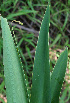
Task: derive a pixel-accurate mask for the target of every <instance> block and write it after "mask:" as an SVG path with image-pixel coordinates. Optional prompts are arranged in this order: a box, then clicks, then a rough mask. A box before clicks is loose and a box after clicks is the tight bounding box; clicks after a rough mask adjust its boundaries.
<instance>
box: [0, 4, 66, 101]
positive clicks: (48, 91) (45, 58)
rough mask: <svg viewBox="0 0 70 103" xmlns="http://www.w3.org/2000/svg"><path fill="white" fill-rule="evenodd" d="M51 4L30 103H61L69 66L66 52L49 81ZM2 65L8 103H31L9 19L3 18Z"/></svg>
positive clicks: (44, 26) (39, 41) (34, 74)
mask: <svg viewBox="0 0 70 103" xmlns="http://www.w3.org/2000/svg"><path fill="white" fill-rule="evenodd" d="M49 22H50V8H49V4H48V7H47V10H46V12H45V15H44V19H43V21H42V25H41V30H40V33H39V39H38V44H37V49H36V55H35V62H34V68H33V79H32V89H31V101H30V100H29V102H31V103H56V102H57V103H58V102H59V95H60V90H61V86H62V83H63V79H64V76H65V71H66V66H67V48H66V50H65V51H64V52H63V53H62V54H61V56H60V57H59V59H58V61H57V64H56V65H55V68H54V71H53V73H52V75H51V78H50V66H49V43H48V34H49ZM1 27H2V37H3V64H4V74H5V85H6V95H7V101H8V103H28V101H27V95H26V89H27V88H26V85H27V84H26V82H25V81H26V79H25V74H24V72H23V70H22V68H21V63H20V62H19V58H18V54H17V52H16V48H15V45H14V41H13V38H12V35H11V32H10V29H9V25H8V22H7V19H5V18H3V17H1Z"/></svg>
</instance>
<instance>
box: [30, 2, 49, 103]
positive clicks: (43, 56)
mask: <svg viewBox="0 0 70 103" xmlns="http://www.w3.org/2000/svg"><path fill="white" fill-rule="evenodd" d="M49 19H50V10H49V4H48V7H47V10H46V13H45V16H44V19H43V22H42V26H41V30H40V34H39V39H38V44H37V49H36V55H35V62H34V69H33V79H32V91H31V103H50V69H49V45H48V32H49V21H50V20H49Z"/></svg>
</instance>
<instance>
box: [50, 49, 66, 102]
mask: <svg viewBox="0 0 70 103" xmlns="http://www.w3.org/2000/svg"><path fill="white" fill-rule="evenodd" d="M67 56H68V53H67V48H66V50H65V51H64V52H63V53H62V54H61V55H60V57H59V59H58V60H57V63H56V65H55V68H54V70H53V73H52V75H51V103H56V102H57V103H59V96H60V91H61V87H62V83H63V80H64V76H65V72H66V67H67Z"/></svg>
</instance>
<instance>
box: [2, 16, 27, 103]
mask: <svg viewBox="0 0 70 103" xmlns="http://www.w3.org/2000/svg"><path fill="white" fill-rule="evenodd" d="M1 28H2V37H3V65H4V75H5V85H6V95H7V103H23V102H24V103H27V98H26V90H25V80H23V72H22V69H21V64H20V62H19V58H18V55H17V52H16V48H15V45H14V42H13V38H12V35H11V32H10V28H9V25H8V22H7V19H5V18H3V17H1Z"/></svg>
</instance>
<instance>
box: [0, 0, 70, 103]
mask: <svg viewBox="0 0 70 103" xmlns="http://www.w3.org/2000/svg"><path fill="white" fill-rule="evenodd" d="M47 1H48V0H3V1H0V4H1V6H0V14H1V15H2V16H3V17H4V18H7V20H8V22H9V26H10V29H11V33H12V36H13V37H14V34H15V36H16V40H15V42H16V41H17V43H18V44H16V46H18V48H19V51H20V56H21V60H22V63H23V68H24V69H25V72H26V73H27V75H28V80H29V85H30V86H31V83H32V70H33V63H34V56H35V48H36V45H37V40H38V35H39V30H40V26H41V21H42V19H43V16H44V13H45V10H46V7H47ZM50 11H51V15H50V30H49V44H50V48H49V49H50V50H49V51H50V53H49V55H50V68H52V69H50V71H52V70H53V67H54V64H55V62H56V60H57V58H58V57H59V54H60V53H61V52H62V51H63V50H64V49H65V47H66V46H67V47H68V50H69V52H68V57H69V59H68V65H67V71H66V76H65V80H64V83H63V87H62V91H61V95H60V103H70V62H69V60H70V12H69V11H70V0H56V1H55V0H52V1H51V8H50ZM13 20H14V21H13ZM19 21H20V22H21V23H20V22H19ZM22 23H23V25H22ZM0 25H1V24H0ZM0 27H1V26H0ZM12 27H13V28H12ZM13 30H14V33H13ZM1 36H2V30H1V28H0V103H5V102H6V88H5V82H4V66H3V44H2V37H1Z"/></svg>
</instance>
